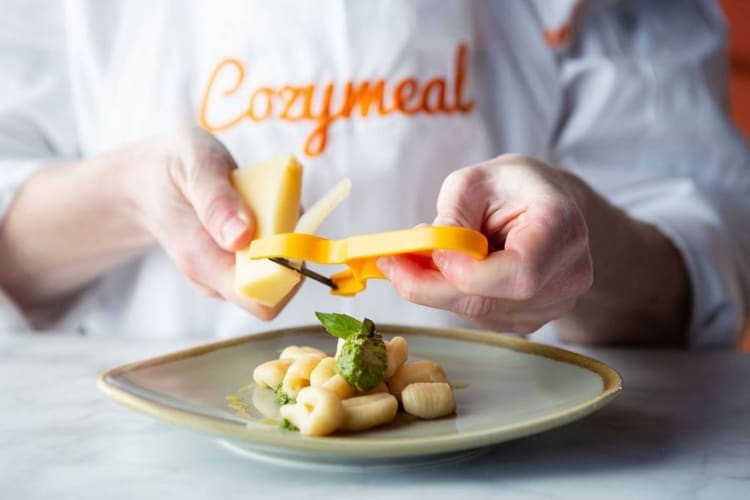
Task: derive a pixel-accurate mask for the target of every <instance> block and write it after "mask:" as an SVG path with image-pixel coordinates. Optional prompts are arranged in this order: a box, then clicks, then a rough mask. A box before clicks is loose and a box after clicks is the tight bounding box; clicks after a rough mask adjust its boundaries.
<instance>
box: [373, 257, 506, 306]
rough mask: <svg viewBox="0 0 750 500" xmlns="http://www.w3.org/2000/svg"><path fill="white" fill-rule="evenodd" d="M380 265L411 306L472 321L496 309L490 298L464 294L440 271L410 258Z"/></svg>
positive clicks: (385, 260)
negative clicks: (450, 313)
mask: <svg viewBox="0 0 750 500" xmlns="http://www.w3.org/2000/svg"><path fill="white" fill-rule="evenodd" d="M377 264H378V267H379V268H380V270H381V271H383V273H384V274H385V275H386V276H387V277H388V279H389V281H390V282H391V284H392V285H393V287H394V288H395V289H396V291H397V292H398V293H399V294H400V295H401V296H402V297H404V298H405V299H406V300H408V301H409V302H413V303H415V304H420V305H423V306H428V307H434V308H436V309H443V310H445V311H452V312H454V313H456V314H459V315H460V316H463V317H466V318H470V319H477V318H480V317H482V316H486V315H488V314H489V313H491V312H492V308H493V307H494V304H493V300H492V299H491V298H489V297H481V296H468V295H465V294H463V293H461V292H460V291H459V290H457V289H456V288H454V287H453V286H452V285H451V284H450V283H448V282H447V281H446V280H445V278H444V277H443V276H442V275H441V274H440V272H439V271H436V270H435V269H431V268H429V267H426V266H424V265H423V264H421V263H420V261H419V260H418V259H414V258H412V257H411V256H406V255H402V256H393V257H381V258H380V259H378V262H377Z"/></svg>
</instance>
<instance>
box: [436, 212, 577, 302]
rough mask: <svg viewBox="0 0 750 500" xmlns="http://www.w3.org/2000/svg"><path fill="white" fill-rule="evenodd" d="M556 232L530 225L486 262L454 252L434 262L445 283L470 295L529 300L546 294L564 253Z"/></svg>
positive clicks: (444, 253)
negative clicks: (546, 289)
mask: <svg viewBox="0 0 750 500" xmlns="http://www.w3.org/2000/svg"><path fill="white" fill-rule="evenodd" d="M556 238H557V233H556V231H555V230H554V229H553V228H550V227H549V226H547V225H545V224H541V223H536V222H531V223H526V224H525V225H523V226H520V227H516V228H514V230H513V234H512V235H509V237H508V239H507V240H506V244H505V248H504V249H503V250H498V251H496V252H492V253H490V254H489V255H488V256H487V258H485V259H484V260H481V261H479V260H475V259H473V258H472V257H470V256H468V255H466V254H464V253H461V252H455V251H448V250H436V251H435V252H433V255H432V258H433V261H434V262H435V265H436V266H437V267H438V269H439V270H440V272H441V273H442V274H443V276H445V279H446V280H447V281H448V282H449V283H450V284H451V285H453V286H454V287H455V288H457V289H458V290H460V291H461V292H463V293H465V294H467V295H486V296H489V297H495V298H505V299H513V300H529V299H531V298H534V297H536V296H538V295H539V294H540V293H541V292H542V291H544V288H545V285H546V284H547V281H548V280H549V278H550V276H551V275H552V274H553V273H554V271H555V270H556V266H559V265H561V264H562V259H561V254H562V251H563V249H562V248H561V245H560V244H559V242H558V241H556Z"/></svg>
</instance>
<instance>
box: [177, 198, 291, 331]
mask: <svg viewBox="0 0 750 500" xmlns="http://www.w3.org/2000/svg"><path fill="white" fill-rule="evenodd" d="M165 235H166V237H165V238H164V242H163V246H164V248H165V250H166V251H167V253H168V254H169V255H170V257H171V258H172V260H173V261H174V262H175V263H176V265H177V267H178V268H179V269H180V271H182V273H183V274H184V275H185V276H186V277H187V278H188V279H189V280H190V281H191V282H192V283H194V284H195V285H196V286H197V287H198V289H199V290H201V291H204V292H206V293H207V294H208V295H209V296H217V297H220V298H223V299H226V300H229V301H230V302H233V303H234V304H237V305H239V306H240V307H242V308H243V309H245V310H247V311H248V312H250V313H251V314H253V315H254V316H256V317H258V318H260V319H263V320H269V319H272V318H274V317H275V316H276V315H277V314H278V313H279V311H280V310H281V309H282V308H283V305H285V304H286V302H287V301H288V300H289V299H290V298H291V297H292V296H293V295H294V292H295V291H296V288H295V290H292V292H290V294H289V295H288V297H286V298H285V299H284V300H282V302H281V303H280V304H279V305H278V306H277V307H276V308H270V307H267V306H264V305H262V304H259V303H257V302H255V301H252V300H250V299H247V298H245V297H242V296H240V295H239V294H238V293H237V292H236V291H235V289H234V269H235V255H234V253H232V252H227V251H226V250H224V249H222V248H220V247H219V246H218V245H217V244H216V242H215V241H214V240H213V238H212V237H211V235H209V234H208V232H207V231H206V229H205V228H204V227H203V225H202V224H201V223H200V222H199V221H198V220H197V218H196V216H195V214H194V213H193V212H192V211H190V210H189V209H186V210H184V211H182V212H177V213H176V215H175V219H174V221H173V224H172V225H171V226H170V227H169V228H165Z"/></svg>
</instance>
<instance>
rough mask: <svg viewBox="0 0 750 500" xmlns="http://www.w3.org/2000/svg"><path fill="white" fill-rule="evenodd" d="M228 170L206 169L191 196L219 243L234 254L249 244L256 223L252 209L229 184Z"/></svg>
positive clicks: (202, 222) (196, 211) (194, 184)
mask: <svg viewBox="0 0 750 500" xmlns="http://www.w3.org/2000/svg"><path fill="white" fill-rule="evenodd" d="M229 172H230V170H229V169H221V170H220V169H216V168H206V169H204V172H202V174H201V175H200V176H199V180H198V179H196V181H197V182H195V183H193V186H192V187H191V189H190V193H189V195H188V197H189V198H190V201H191V202H192V204H193V208H194V209H195V213H196V215H197V216H198V219H200V221H201V224H203V227H205V228H206V230H207V231H208V233H209V234H210V235H211V237H212V238H213V239H214V241H216V243H217V244H218V245H219V246H220V247H222V248H223V249H225V250H228V251H235V250H239V249H241V248H244V247H246V246H247V245H248V244H250V241H251V240H252V237H253V232H254V223H253V218H252V214H251V212H250V209H249V208H248V206H247V205H246V204H245V202H244V201H243V200H242V198H241V197H240V195H239V194H238V193H237V191H235V190H234V188H233V187H232V184H231V183H230V182H229Z"/></svg>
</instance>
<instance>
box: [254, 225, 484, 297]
mask: <svg viewBox="0 0 750 500" xmlns="http://www.w3.org/2000/svg"><path fill="white" fill-rule="evenodd" d="M433 250H454V251H458V252H464V253H466V254H468V255H470V256H471V257H473V258H475V259H478V260H480V259H484V258H485V257H486V256H487V251H488V243H487V238H485V236H484V235H483V234H482V233H480V232H478V231H475V230H473V229H468V228H465V227H436V226H425V227H418V228H414V229H405V230H401V231H390V232H385V233H370V234H361V235H357V236H350V237H349V238H345V239H342V240H329V239H326V238H322V237H320V236H315V235H313V234H304V233H283V234H275V235H272V236H268V237H266V238H261V239H257V240H255V241H253V242H252V243H251V244H250V248H249V251H248V257H250V258H251V259H271V260H273V261H274V262H276V263H278V264H280V265H283V266H285V267H289V268H290V269H293V270H295V271H297V272H300V273H302V274H304V275H305V276H309V277H310V278H312V279H315V280H316V281H320V282H321V283H324V284H326V285H328V286H329V287H331V293H333V294H334V295H347V296H351V295H356V294H357V293H359V292H361V291H362V290H364V289H365V287H366V286H367V280H368V279H378V278H379V279H384V278H385V275H384V274H383V273H382V272H381V271H380V269H378V266H377V265H376V264H375V261H376V260H377V258H378V257H382V256H387V255H403V254H407V255H416V256H422V257H431V255H432V251H433ZM303 260H309V261H311V262H316V263H318V264H344V265H346V266H347V269H346V270H344V271H341V272H339V273H336V274H334V275H333V276H331V277H330V278H327V277H325V276H322V275H320V274H318V273H315V272H313V271H311V270H309V269H305V268H303V267H302V266H301V262H295V261H303Z"/></svg>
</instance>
